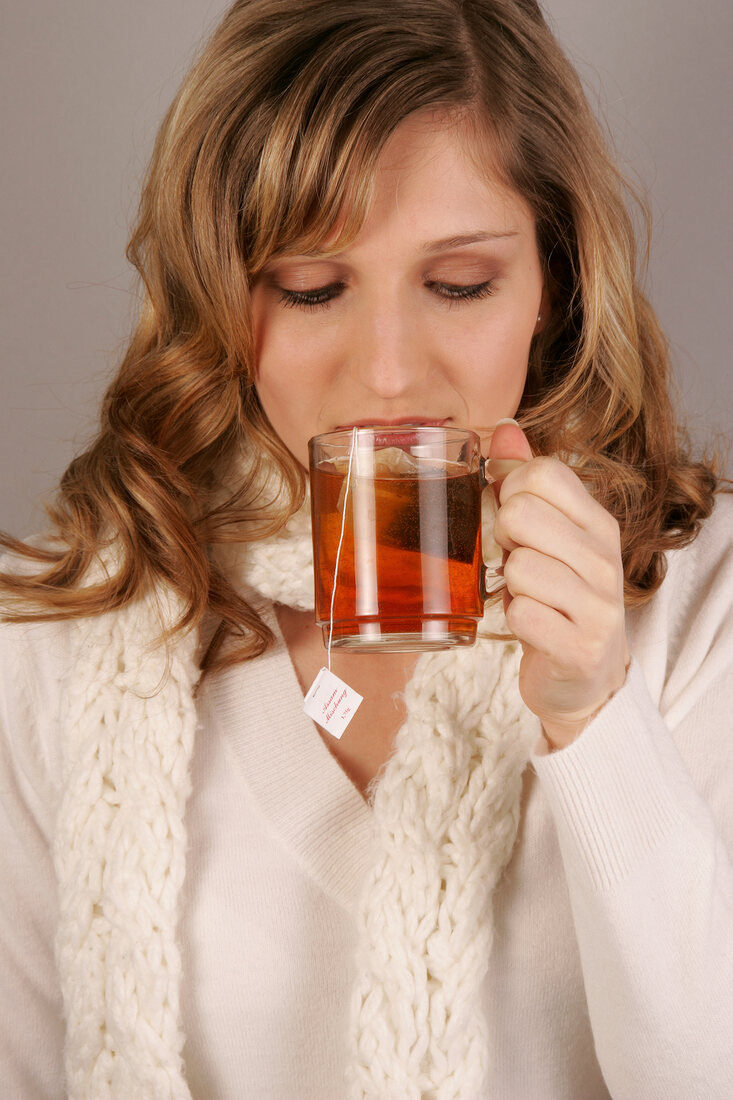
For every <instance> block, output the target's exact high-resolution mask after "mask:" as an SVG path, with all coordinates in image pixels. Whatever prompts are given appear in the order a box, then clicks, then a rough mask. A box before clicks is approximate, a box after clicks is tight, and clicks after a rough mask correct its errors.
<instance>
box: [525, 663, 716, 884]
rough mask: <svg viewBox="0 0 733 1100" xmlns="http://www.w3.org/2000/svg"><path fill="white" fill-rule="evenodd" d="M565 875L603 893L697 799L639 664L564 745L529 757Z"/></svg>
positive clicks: (637, 860)
mask: <svg viewBox="0 0 733 1100" xmlns="http://www.w3.org/2000/svg"><path fill="white" fill-rule="evenodd" d="M532 763H533V765H534V769H535V772H536V774H537V776H538V779H539V781H540V783H541V785H542V790H543V792H544V795H545V797H546V799H547V801H548V803H549V805H550V808H551V811H552V814H553V817H554V819H555V823H556V826H557V831H558V838H559V842H560V847H561V850H562V854H563V859H564V861H565V865H566V870H567V872H568V874H569V875H570V874H578V875H582V876H583V877H584V878H586V879H587V878H590V879H591V881H592V883H593V885H594V886H595V888H596V889H608V888H610V887H612V886H613V885H614V884H615V883H616V882H618V881H619V880H620V879H621V878H624V877H625V876H626V875H627V874H628V873H629V872H630V871H631V869H632V868H634V867H635V866H637V865H638V864H639V862H640V861H643V859H644V858H645V856H646V855H647V854H648V853H649V852H650V851H652V850H653V849H654V848H656V847H657V846H658V845H659V844H660V843H663V842H664V840H665V838H666V837H667V836H669V834H670V833H671V832H673V831H674V830H675V829H676V828H677V826H678V825H679V824H680V822H682V821H683V820H684V819H685V818H686V817H688V816H689V815H688V813H687V812H686V809H685V806H686V804H687V803H689V800H690V799H692V800H694V802H695V803H697V802H698V799H697V795H696V792H695V791H694V788H693V786H692V781H691V779H690V777H689V775H688V773H687V771H686V769H685V766H684V763H683V761H682V759H681V758H680V756H679V753H678V752H677V749H676V746H675V745H674V743H673V741H672V738H671V736H670V734H669V731H668V730H667V728H666V726H665V725H664V722H663V721H662V718H661V717H660V715H659V712H658V710H657V708H656V706H655V704H654V702H653V701H652V699H651V697H650V695H649V690H648V688H647V685H646V682H645V680H644V676H643V673H642V671H641V668H640V667H639V665H638V663H637V662H636V661H634V660H632V662H631V666H630V668H629V672H628V674H627V678H626V683H625V684H624V686H623V687H622V688H621V689H620V690H619V691H618V692H616V694H615V695H614V696H613V697H612V698H611V699H610V700H609V702H608V703H607V704H606V706H605V707H603V709H602V710H601V711H600V712H599V713H598V714H597V715H596V717H595V718H594V719H593V721H592V722H590V723H589V725H588V726H587V727H586V729H585V730H583V732H582V733H581V734H580V736H579V737H578V738H577V739H576V740H575V741H573V743H572V744H571V745H568V746H567V748H564V749H559V750H556V751H555V752H552V753H549V754H545V755H543V754H542V752H541V751H540V752H535V753H534V754H533V756H532Z"/></svg>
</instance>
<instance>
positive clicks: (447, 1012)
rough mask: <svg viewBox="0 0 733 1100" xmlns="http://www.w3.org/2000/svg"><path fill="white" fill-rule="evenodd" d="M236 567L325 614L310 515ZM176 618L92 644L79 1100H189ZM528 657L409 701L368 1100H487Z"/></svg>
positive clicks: (388, 801)
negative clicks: (490, 990)
mask: <svg viewBox="0 0 733 1100" xmlns="http://www.w3.org/2000/svg"><path fill="white" fill-rule="evenodd" d="M490 522H491V516H490V514H489V516H488V517H487V521H486V523H487V526H489V530H490ZM488 535H489V531H485V536H484V537H485V546H487V547H488V546H490V545H491V543H490V538H487V537H486V536H488ZM493 549H495V548H493ZM237 555H238V559H237ZM485 556H486V554H485ZM222 564H223V566H224V567H225V568H226V569H227V571H228V572H229V573H230V575H231V576H232V580H233V582H234V583H238V582H239V583H241V582H246V584H247V585H249V586H250V587H251V588H254V589H256V590H257V591H258V592H259V593H260V594H262V595H263V596H265V597H267V598H268V599H271V600H277V601H280V602H283V603H287V604H289V605H291V606H294V607H298V608H301V609H307V608H312V607H313V567H312V546H311V538H310V515H309V507H308V504H307V502H306V504H305V505H304V507H303V508H302V509H301V510H300V511H299V512H298V513H297V514H296V515H295V516H293V517H292V518H291V520H290V521H289V523H288V524H287V525H286V527H285V528H284V529H283V531H282V532H281V533H279V534H278V535H276V536H273V537H272V538H269V539H266V540H262V541H261V542H259V543H256V544H250V545H247V546H246V547H244V548H242V547H239V548H235V549H234V550H232V549H231V548H228V549H227V550H226V551H225V552H224V553H223V557H222ZM175 611H176V608H175V602H174V601H173V599H172V598H170V597H169V596H165V594H159V597H158V601H157V604H156V601H155V600H152V599H151V600H149V601H146V602H144V603H135V604H133V605H130V606H129V607H126V608H123V609H122V610H120V611H116V612H114V613H111V614H109V615H105V616H102V617H100V618H97V619H93V620H81V621H79V622H77V623H75V624H74V628H73V629H74V631H75V634H76V637H75V643H74V645H73V652H74V658H73V659H74V667H73V669H72V670H71V674H70V677H69V682H70V685H71V686H70V689H69V691H68V693H67V707H68V710H67V713H66V715H65V717H64V728H65V731H66V732H65V738H66V740H65V744H64V777H63V778H64V794H63V798H62V803H61V807H60V811H59V817H58V822H57V835H56V843H55V849H54V858H55V864H56V870H57V874H58V880H59V898H60V922H59V934H58V940H57V958H58V965H59V973H60V978H61V986H62V992H63V995H64V1002H65V1008H66V1017H67V1044H66V1072H67V1079H68V1095H69V1097H70V1100H106V1098H110V1100H112V1098H114V1100H132V1098H133V1097H134V1098H135V1100H190V1094H189V1090H188V1087H187V1085H186V1083H185V1078H184V1072H183V1066H182V1057H181V1055H182V1050H183V1033H182V1027H181V1022H180V1012H179V985H180V973H181V962H180V955H179V951H178V947H177V945H176V938H175V936H176V925H177V915H178V913H177V911H178V903H179V896H180V889H181V885H182V882H183V876H184V859H185V831H184V818H183V815H184V810H185V805H186V800H187V797H188V794H189V787H190V780H189V764H190V760H191V753H192V747H193V739H194V733H195V728H196V712H195V704H194V701H193V689H194V687H195V684H196V679H197V675H198V672H197V668H196V664H195V656H196V641H197V640H196V639H195V638H194V637H193V636H192V635H190V634H189V635H188V636H186V637H184V638H183V639H178V640H177V641H176V642H175V643H174V644H172V645H170V646H169V647H168V650H166V648H165V647H164V646H163V645H162V644H161V643H160V640H159V639H160V635H161V629H162V625H163V624H165V623H168V622H171V621H172V620H173V619H174V618H175ZM503 626H504V623H503V614H502V613H501V611H500V609H498V608H493V609H491V610H489V611H487V614H486V615H485V617H484V621H483V624H482V629H483V631H490V630H494V631H496V630H501V629H502V628H503ZM519 659H520V653H519V646H518V645H517V644H516V643H505V642H494V641H490V640H488V639H481V640H480V641H479V642H478V643H477V645H476V646H475V647H474V648H473V649H455V650H448V651H441V652H436V653H428V654H425V655H423V656H422V657H421V658H420V660H419V661H418V664H417V667H416V671H415V673H414V675H413V677H412V679H411V681H410V683H409V684H408V686H407V690H406V711H407V719H406V721H405V724H404V725H403V727H402V729H401V730H400V731H399V733H398V735H397V739H396V746H395V751H394V754H393V756H392V757H391V759H390V760H389V762H388V763H387V766H386V768H385V770H384V772H383V775H382V776H381V778H380V781H379V783H378V784H377V786H376V791H375V795H374V803H373V810H374V813H373V817H374V828H375V858H374V864H373V867H372V870H371V873H370V875H369V876H368V879H367V881H366V882H365V884H364V891H363V896H362V901H361V904H360V908H359V915H358V922H359V937H360V939H359V947H358V953H357V974H358V978H357V982H356V987H355V991H354V998H353V1012H352V1022H351V1048H352V1061H351V1065H350V1067H349V1069H348V1079H349V1089H350V1095H351V1097H352V1098H380V1100H398V1098H399V1100H413V1098H415V1100H417V1098H421V1097H425V1098H428V1097H430V1098H435V1100H450V1098H454V1100H459V1098H460V1100H472V1098H475V1097H478V1095H479V1092H480V1089H481V1087H482V1083H483V1081H484V1079H485V1077H486V1073H487V1068H488V1066H487V1062H488V1043H487V1029H486V1024H485V1021H484V1018H483V1015H482V1010H481V998H480V990H481V983H482V980H483V978H484V976H485V974H486V970H487V966H488V959H489V953H490V950H491V942H492V916H491V891H492V890H493V888H494V886H495V884H496V882H497V880H498V878H499V875H500V874H501V871H502V868H503V867H504V865H505V864H506V861H507V860H508V858H509V855H510V853H511V849H512V845H513V843H514V839H515V836H516V831H517V825H518V820H519V798H520V787H521V774H522V770H523V768H524V766H525V763H526V761H527V758H528V755H529V747H530V740H531V737H532V735H533V733H534V725H533V720H532V718H531V716H530V715H529V712H528V711H526V709H525V708H524V706H523V704H522V702H521V699H520V696H519V692H518V688H517V672H518V665H519Z"/></svg>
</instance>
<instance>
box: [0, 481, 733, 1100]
mask: <svg viewBox="0 0 733 1100" xmlns="http://www.w3.org/2000/svg"><path fill="white" fill-rule="evenodd" d="M731 603H733V501H731V500H730V499H725V498H723V499H720V500H719V502H718V505H717V507H716V511H715V513H714V516H713V517H712V518H711V520H710V521H708V523H707V524H706V525H705V526H704V528H703V531H702V533H701V534H700V536H699V537H698V539H697V540H696V541H695V542H694V543H693V545H692V546H691V547H689V548H687V549H685V550H682V551H677V552H675V553H673V554H670V556H669V571H668V575H667V579H666V580H665V582H664V585H663V586H662V589H661V590H660V592H659V593H658V594H657V595H656V596H655V598H654V599H653V600H652V601H651V602H650V603H649V604H648V605H647V606H646V607H644V608H643V609H641V610H639V611H636V612H632V613H630V614H629V616H628V633H629V639H630V647H631V651H632V654H633V658H634V659H633V663H632V667H631V670H630V673H629V677H628V681H627V683H626V685H625V686H624V687H623V688H622V689H621V691H619V692H618V694H617V695H616V696H615V697H614V698H613V700H611V702H610V703H609V704H608V705H607V706H606V707H605V708H604V709H603V710H602V712H601V713H600V714H599V715H598V716H597V718H596V719H595V720H594V721H593V723H592V724H591V725H590V726H589V727H588V728H587V729H586V730H585V732H584V733H583V734H582V736H581V737H580V738H579V739H578V740H577V741H576V742H575V743H574V744H573V745H571V746H570V747H569V748H567V749H565V750H563V751H562V752H557V753H553V754H552V755H549V756H541V755H538V756H535V757H534V758H533V768H531V769H528V770H527V772H526V773H525V780H524V782H525V789H524V796H523V816H522V824H521V826H520V832H519V838H518V842H517V845H516V848H515V851H514V854H513V857H512V859H511V862H510V864H509V866H508V868H507V870H506V872H505V875H504V877H503V879H502V881H501V882H500V884H499V886H498V888H497V890H496V891H495V893H494V914H495V940H494V946H493V950H492V954H491V958H490V965H489V973H488V975H487V978H486V981H485V989H484V997H485V1005H486V1012H487V1018H488V1022H489V1031H490V1043H491V1046H492V1052H491V1064H492V1078H491V1083H490V1086H489V1090H488V1091H487V1100H488V1097H492V1098H494V1100H497V1098H498V1100H601V1098H606V1097H608V1096H611V1097H613V1098H614V1100H672V1098H675V1100H676V1098H680V1100H726V1098H728V1097H731V1096H733V868H732V865H731V852H733V722H732V721H731V715H733V615H732V614H731ZM271 621H272V623H273V624H274V622H275V620H274V617H271ZM67 631H68V628H67V627H65V626H64V625H33V626H31V627H28V626H23V627H17V626H15V627H13V626H7V625H6V626H4V627H3V628H2V630H0V696H1V697H0V727H1V732H2V739H1V740H0V754H1V755H0V1096H2V1097H3V1100H4V1098H5V1097H8V1098H9V1100H10V1098H12V1100H15V1098H16V1097H17V1098H19V1100H21V1098H22V1100H41V1098H43V1100H48V1098H51V1097H54V1098H56V1097H62V1096H63V1095H64V1089H63V1079H62V1057H61V1048H62V1041H63V1029H64V1024H63V1019H62V1006H61V998H60V992H59V987H58V980H57V977H56V973H55V968H54V962H53V940H54V933H55V925H56V919H57V900H56V889H55V882H54V873H53V866H52V861H51V855H50V844H51V838H52V835H53V831H54V819H55V813H56V809H57V806H58V800H59V778H58V777H59V775H60V773H61V763H60V746H59V730H58V715H59V712H60V708H61V697H62V694H63V692H64V677H65V675H66V665H67V660H68V633H67ZM197 705H198V708H199V714H200V723H201V725H200V730H199V733H198V737H197V741H196V744H195V748H194V756H193V765H192V780H193V793H192V795H191V798H190V800H189V803H188V807H187V811H186V816H187V828H188V848H187V866H186V880H185V885H184V891H183V906H182V914H181V927H180V944H181V949H182V956H183V975H184V976H183V984H182V991H181V993H182V1012H183V1021H184V1025H185V1031H186V1036H187V1041H186V1047H185V1050H184V1058H185V1063H186V1072H187V1080H188V1083H189V1086H190V1089H191V1093H192V1096H193V1097H194V1098H195V1100H239V1098H241V1100H250V1098H251V1100H260V1098H262V1100H265V1098H272V1100H343V1098H344V1095H345V1089H344V1084H343V1071H344V1062H345V1059H346V1028H347V1021H348V1001H349V996H350V992H351V989H352V986H353V984H354V978H355V975H354V972H353V971H354V964H353V957H354V948H355V927H354V906H355V901H356V896H357V893H358V889H359V884H360V882H361V880H362V877H363V876H364V874H365V872H366V870H367V867H368V865H369V854H370V838H371V830H370V813H371V811H370V809H369V807H368V806H367V805H366V804H365V803H364V801H363V800H362V798H361V797H360V795H359V793H358V792H357V790H356V789H355V788H354V787H353V786H352V785H351V783H350V782H349V780H348V779H347V778H346V776H345V774H344V773H343V772H342V771H341V769H340V767H339V766H338V764H337V763H336V761H335V760H334V758H333V757H332V756H331V755H330V754H329V752H328V750H327V749H326V747H325V745H324V744H323V742H322V740H321V737H320V735H319V734H318V732H317V731H316V729H315V727H314V726H313V725H312V724H311V723H310V721H309V720H308V719H307V718H306V717H305V716H304V715H303V713H302V692H301V691H300V688H299V686H298V681H297V679H296V676H295V672H294V670H293V667H292V665H291V663H290V661H289V659H288V655H287V651H286V649H285V647H284V644H283V642H282V639H281V638H279V637H278V643H277V645H276V646H275V647H274V648H272V649H271V650H270V651H269V652H268V653H267V654H266V655H265V656H263V657H261V658H258V659H257V660H255V661H253V662H250V663H248V664H245V665H242V666H239V667H237V668H235V669H231V670H228V671H226V672H223V673H220V674H217V675H215V676H212V677H210V678H209V679H208V680H206V681H205V686H204V689H203V690H202V692H201V694H200V696H199V699H198V704H197ZM131 1100H132V1098H131Z"/></svg>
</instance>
